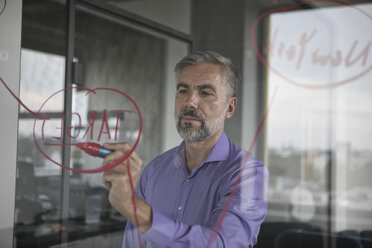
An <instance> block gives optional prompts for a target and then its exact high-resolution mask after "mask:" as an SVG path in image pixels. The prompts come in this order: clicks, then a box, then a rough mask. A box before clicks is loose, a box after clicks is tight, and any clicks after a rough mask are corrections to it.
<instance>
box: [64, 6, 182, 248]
mask: <svg viewBox="0 0 372 248" xmlns="http://www.w3.org/2000/svg"><path fill="white" fill-rule="evenodd" d="M75 29H76V36H75V54H74V56H75V60H76V61H78V63H79V66H80V69H81V71H80V73H81V75H82V76H81V78H80V79H79V82H77V84H76V85H74V87H75V88H74V89H73V90H72V91H73V101H72V116H71V119H72V125H71V127H72V128H71V134H72V135H71V154H72V159H71V164H70V167H71V168H74V169H76V170H95V169H99V168H100V167H101V166H102V159H100V158H97V157H93V156H90V155H88V154H87V153H85V152H84V151H82V150H80V149H79V148H77V147H76V146H74V144H77V143H79V142H94V143H97V144H101V145H102V144H103V143H105V142H114V143H116V142H128V143H129V144H131V145H132V146H134V145H135V143H136V142H137V140H138V141H139V143H138V146H137V148H136V152H137V153H138V155H139V156H140V157H141V159H142V160H143V164H144V165H146V164H147V163H148V162H149V161H150V160H151V159H153V158H154V157H155V156H157V155H158V154H160V153H161V152H162V151H163V150H164V149H166V146H167V145H169V144H168V143H170V142H169V140H168V141H167V140H166V139H170V140H172V142H174V141H175V140H176V141H177V139H172V138H171V137H166V134H165V133H164V132H165V130H166V129H165V128H164V126H165V125H167V124H166V122H167V121H168V119H169V116H167V115H165V114H164V112H165V111H164V109H165V108H167V109H168V107H169V106H168V105H167V106H166V104H167V102H168V101H173V98H174V92H175V82H174V73H173V66H174V60H175V59H179V58H180V57H182V56H184V55H185V54H186V53H187V44H186V43H183V42H180V41H175V40H173V39H170V38H168V37H163V36H160V35H159V34H156V33H155V32H151V31H146V30H143V29H141V28H138V27H136V26H134V25H129V24H127V23H125V22H122V21H118V20H117V19H114V18H111V17H110V16H106V15H104V13H103V12H102V13H98V12H93V11H91V10H87V9H84V8H81V7H80V6H78V9H77V12H76V26H75ZM169 75H172V76H169ZM173 89H174V91H173ZM170 92H171V93H170ZM136 105H137V106H138V109H139V110H140V112H141V116H142V119H143V129H142V135H141V136H140V137H139V132H140V124H141V122H140V118H139V114H138V111H137V108H136ZM172 112H173V109H172V110H171V111H169V112H167V114H168V113H169V114H170V115H171V113H172ZM171 125H172V127H173V126H174V120H173V116H172V115H171ZM65 131H66V130H65ZM168 135H169V134H168ZM167 142H168V143H167ZM101 177H102V173H94V174H91V173H88V174H87V173H79V172H72V173H71V180H70V191H69V195H70V208H69V211H70V212H69V214H70V219H69V223H70V224H71V225H78V226H80V227H84V228H85V231H84V233H85V234H82V233H81V234H80V235H81V236H84V235H87V236H88V235H91V233H92V232H100V233H101V234H102V235H103V234H104V233H107V232H113V233H114V232H116V233H114V234H113V235H115V237H116V238H117V239H119V240H120V243H121V239H122V235H123V230H124V227H125V220H124V218H123V217H122V216H121V215H120V214H119V213H118V212H117V211H116V210H115V209H114V208H113V207H111V205H110V204H109V202H108V191H107V190H106V189H105V188H104V187H103V185H102V182H101ZM92 206H94V207H92ZM112 247H114V246H112Z"/></svg>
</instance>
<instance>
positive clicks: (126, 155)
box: [33, 86, 143, 173]
mask: <svg viewBox="0 0 372 248" xmlns="http://www.w3.org/2000/svg"><path fill="white" fill-rule="evenodd" d="M73 89H79V90H86V91H87V94H96V91H101V90H103V91H112V92H115V93H118V94H120V95H122V96H124V97H125V98H127V99H128V100H129V101H130V102H131V103H132V104H133V106H134V107H135V109H136V111H137V113H138V118H139V131H138V137H137V139H136V141H135V143H134V145H133V146H132V148H131V149H130V150H129V151H127V152H126V153H124V154H123V156H121V157H119V158H118V159H116V160H114V161H112V162H110V163H109V164H107V165H105V166H103V167H100V168H96V169H89V170H83V169H76V168H71V167H69V166H66V165H63V164H61V163H58V162H56V161H55V160H53V159H52V158H50V157H49V156H48V155H47V154H45V152H44V151H43V150H42V149H41V147H40V146H39V144H38V142H37V140H36V135H35V126H36V121H37V120H38V119H39V116H40V112H41V110H42V109H43V107H44V105H45V104H46V103H47V102H48V101H49V100H50V99H51V98H52V97H54V96H55V95H57V94H59V93H62V92H64V91H66V90H73ZM142 126H143V121H142V115H141V111H140V109H139V107H138V105H137V103H136V102H135V101H134V100H133V99H132V98H131V97H130V96H128V95H127V94H125V93H124V92H121V91H120V90H117V89H113V88H95V89H89V88H85V87H80V86H74V87H69V88H65V89H62V90H59V91H57V92H55V93H54V94H52V95H51V96H49V97H48V98H47V99H46V100H45V102H44V103H43V104H42V105H41V107H40V109H39V111H38V112H37V113H36V116H35V119H34V126H33V137H34V142H35V145H36V147H37V149H38V150H39V151H40V152H41V154H43V156H44V157H45V158H47V159H48V160H50V161H51V162H53V163H54V164H56V165H58V166H60V167H62V168H64V169H66V170H71V171H73V172H78V173H99V172H104V171H106V170H110V169H112V168H114V167H116V166H118V165H119V164H121V163H123V162H124V161H125V160H126V159H127V158H129V157H130V155H131V154H132V153H133V152H134V150H135V149H136V148H137V145H138V143H139V141H140V137H141V134H142ZM62 145H63V144H62Z"/></svg>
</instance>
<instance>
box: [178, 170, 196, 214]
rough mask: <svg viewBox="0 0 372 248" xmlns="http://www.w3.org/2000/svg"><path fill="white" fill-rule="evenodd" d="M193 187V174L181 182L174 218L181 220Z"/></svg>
mask: <svg viewBox="0 0 372 248" xmlns="http://www.w3.org/2000/svg"><path fill="white" fill-rule="evenodd" d="M191 188H192V178H191V175H188V177H187V178H185V179H184V180H183V182H182V184H181V187H180V193H179V198H178V201H177V205H176V209H175V212H174V219H175V220H176V221H181V219H182V216H183V214H184V207H185V204H186V200H187V198H188V196H189V194H190V190H191Z"/></svg>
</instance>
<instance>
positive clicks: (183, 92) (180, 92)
mask: <svg viewBox="0 0 372 248" xmlns="http://www.w3.org/2000/svg"><path fill="white" fill-rule="evenodd" d="M185 93H186V90H185V89H182V90H178V94H185Z"/></svg>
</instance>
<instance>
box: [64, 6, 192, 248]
mask: <svg viewBox="0 0 372 248" xmlns="http://www.w3.org/2000/svg"><path fill="white" fill-rule="evenodd" d="M66 3H67V6H66V7H67V8H66V17H67V23H66V24H67V25H66V34H67V35H66V44H67V50H66V62H65V63H66V66H65V88H70V87H72V80H73V68H72V67H73V59H74V53H75V15H76V6H77V5H78V4H79V5H81V6H83V7H87V8H89V9H92V10H93V11H97V12H100V13H103V14H104V15H111V16H113V17H114V18H118V19H121V20H124V21H127V22H129V23H132V24H135V25H138V26H140V27H142V28H145V29H148V30H149V31H155V32H159V33H160V34H163V35H166V36H169V37H171V38H175V39H177V40H180V41H183V42H186V43H187V44H188V49H189V51H190V52H191V51H192V49H193V37H192V36H191V35H189V34H186V33H183V32H180V31H178V30H176V29H173V28H170V27H168V26H165V25H162V24H160V23H157V22H154V21H151V20H149V19H147V18H144V17H142V16H139V15H137V14H134V13H131V12H129V11H126V10H123V9H120V8H117V7H115V6H112V5H109V4H106V3H104V2H101V1H98V0H66ZM71 113H72V91H71V90H67V91H65V94H64V111H63V114H64V116H65V119H64V126H68V125H70V124H71ZM63 142H64V143H70V138H69V137H68V136H67V132H64V134H63ZM70 159H71V149H70V147H66V146H63V148H62V164H64V165H68V164H70ZM61 189H62V192H61V224H62V225H64V226H67V225H68V222H69V220H68V219H69V213H68V211H69V207H70V171H68V170H62V178H61ZM66 243H68V232H67V231H66V232H65V231H62V232H61V235H60V244H61V247H64V245H63V244H66Z"/></svg>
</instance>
